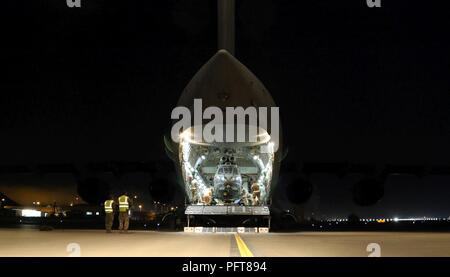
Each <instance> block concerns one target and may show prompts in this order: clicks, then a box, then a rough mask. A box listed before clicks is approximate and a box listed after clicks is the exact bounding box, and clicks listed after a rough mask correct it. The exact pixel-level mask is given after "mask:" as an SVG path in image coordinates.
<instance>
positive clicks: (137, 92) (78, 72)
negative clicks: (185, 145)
mask: <svg viewBox="0 0 450 277" xmlns="http://www.w3.org/2000/svg"><path fill="white" fill-rule="evenodd" d="M365 2H366V1H365V0H351V1H345V0H341V1H331V0H315V1H312V0H310V1H293V0H291V1H287V0H281V1H280V0H277V1H275V0H237V7H236V57H237V58H238V59H239V60H240V61H241V62H242V63H243V64H245V65H246V66H247V67H248V68H249V69H250V70H251V71H252V72H253V73H254V74H255V75H256V76H258V78H259V79H260V80H261V81H262V82H263V83H264V84H265V86H266V87H267V88H268V90H269V91H270V92H271V94H272V96H273V98H274V99H275V101H276V103H277V105H278V106H279V107H280V112H281V116H282V124H283V129H284V135H285V138H286V144H287V145H288V147H289V154H288V156H287V161H286V162H288V163H292V162H297V163H300V162H351V163H373V164H381V165H382V164H388V163H399V164H414V165H429V166H432V165H450V158H449V157H450V143H449V142H450V140H449V139H450V84H449V82H450V78H449V76H450V53H449V49H450V40H448V37H449V31H448V26H450V17H449V16H448V10H447V9H446V8H444V7H441V6H440V4H441V3H440V2H441V1H411V0H408V1H406V0H395V1H387V0H385V1H383V7H382V8H380V9H369V8H367V6H366V3H365ZM216 20H217V17H216V3H215V1H209V0H184V1H183V0H179V1H175V0H165V1H137V0H126V1H125V0H122V1H111V0H84V1H83V0H82V8H80V9H76V8H72V9H70V8H68V7H67V6H66V3H65V1H63V0H26V1H16V0H5V1H2V7H1V9H0V21H1V22H0V26H1V27H0V28H1V33H0V36H1V39H0V42H1V43H0V48H1V52H0V61H1V64H2V66H3V68H4V72H3V73H2V75H1V77H0V79H1V82H0V114H1V117H0V142H1V143H0V153H1V154H0V164H1V165H14V164H28V165H36V164H41V163H88V162H101V161H159V160H167V158H166V156H165V153H164V145H163V141H162V136H163V134H164V132H167V131H168V130H169V128H170V113H171V110H172V109H173V108H174V107H175V105H176V102H177V100H178V97H179V96H180V93H181V91H182V90H183V88H184V86H185V85H186V84H187V83H188V82H189V80H190V79H191V78H192V77H193V75H194V74H195V73H196V71H197V70H198V69H199V68H200V67H201V66H202V64H204V63H205V62H206V61H207V60H208V59H209V58H210V57H211V56H212V55H214V53H215V52H216V51H217V30H216V28H217V24H216ZM35 178H36V179H33V178H31V177H27V178H26V180H25V179H24V178H23V177H15V176H0V186H1V185H3V186H5V185H6V186H8V187H11V186H13V187H14V188H17V190H19V189H20V188H23V187H24V186H29V187H40V186H44V187H45V186H50V187H51V185H49V184H48V183H46V182H43V181H42V178H41V179H39V178H38V177H35ZM58 178H59V177H58ZM64 178H65V179H64ZM64 178H63V179H64V180H65V181H64V182H60V183H61V184H63V183H64V185H66V184H67V186H69V185H73V183H74V182H73V180H70V178H68V177H64ZM354 178H356V177H355V176H351V175H350V176H346V177H345V178H342V179H339V178H337V177H336V176H333V175H330V174H316V175H314V176H312V177H311V179H312V182H313V183H314V185H315V186H316V187H315V191H314V194H313V197H312V198H311V199H310V201H309V202H308V203H307V208H308V209H307V210H308V211H315V212H316V213H318V214H324V215H328V216H335V215H344V216H346V215H348V214H349V213H351V212H356V213H358V214H360V215H362V216H365V215H386V216H410V215H419V216H423V215H430V216H431V215H439V216H448V215H449V214H450V204H449V203H450V201H448V198H449V197H448V196H449V195H450V177H445V176H437V175H432V176H426V177H424V178H422V179H419V178H417V177H414V176H407V175H396V176H390V177H389V178H388V180H387V183H386V191H385V197H384V198H383V199H382V200H381V201H380V202H379V203H378V204H376V205H375V206H372V207H368V208H360V207H357V206H356V205H354V204H353V203H352V200H351V184H352V180H353V179H354ZM66 179H67V180H66ZM24 180H25V181H24ZM134 182H136V183H138V181H134ZM49 183H53V182H50V181H49Z"/></svg>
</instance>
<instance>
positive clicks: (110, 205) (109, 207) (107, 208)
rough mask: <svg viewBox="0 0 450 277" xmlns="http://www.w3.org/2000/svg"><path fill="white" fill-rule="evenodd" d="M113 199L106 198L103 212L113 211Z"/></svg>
mask: <svg viewBox="0 0 450 277" xmlns="http://www.w3.org/2000/svg"><path fill="white" fill-rule="evenodd" d="M113 204H114V200H106V201H105V213H107V214H109V213H112V212H114V210H113Z"/></svg>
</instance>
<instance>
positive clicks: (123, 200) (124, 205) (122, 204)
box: [119, 195, 129, 212]
mask: <svg viewBox="0 0 450 277" xmlns="http://www.w3.org/2000/svg"><path fill="white" fill-rule="evenodd" d="M128 209H129V204H128V196H126V195H122V196H120V197H119V211H121V212H126V211H128Z"/></svg>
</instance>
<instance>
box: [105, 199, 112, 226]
mask: <svg viewBox="0 0 450 277" xmlns="http://www.w3.org/2000/svg"><path fill="white" fill-rule="evenodd" d="M113 223H114V200H113V199H112V197H109V198H108V200H106V201H105V228H106V233H111V229H112V226H113Z"/></svg>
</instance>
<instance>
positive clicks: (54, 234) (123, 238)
mask: <svg viewBox="0 0 450 277" xmlns="http://www.w3.org/2000/svg"><path fill="white" fill-rule="evenodd" d="M371 243H376V244H378V245H379V251H378V250H377V249H375V248H378V247H377V246H376V245H375V248H371V249H370V247H369V249H368V245H369V244H371ZM375 252H377V253H379V254H380V255H381V256H382V257H392V256H401V257H414V256H415V257H439V256H440V257H442V256H444V257H450V233H432V232H298V233H268V234H250V233H248V234H196V233H183V232H154V231H129V233H127V234H120V233H119V232H117V231H115V232H114V233H112V234H107V233H105V232H104V231H100V230H53V231H39V230H35V229H0V257H25V256H27V257H30V256H31V257H68V256H82V257H93V256H95V257H96V256H101V257H107V256H131V257H141V256H144V257H160V256H162V257H180V256H181V257H186V256H188V257H197V256H199V257H205V256H206V257H215V256H218V257H229V256H235V257H239V256H246V255H247V256H255V257H259V256H273V257H280V256H293V257H367V256H368V255H370V254H371V253H375ZM377 253H375V254H377Z"/></svg>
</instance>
